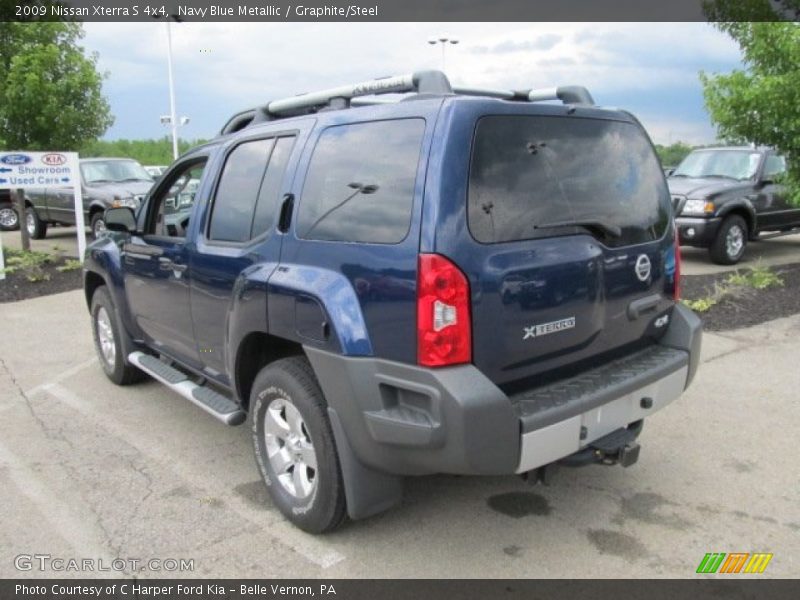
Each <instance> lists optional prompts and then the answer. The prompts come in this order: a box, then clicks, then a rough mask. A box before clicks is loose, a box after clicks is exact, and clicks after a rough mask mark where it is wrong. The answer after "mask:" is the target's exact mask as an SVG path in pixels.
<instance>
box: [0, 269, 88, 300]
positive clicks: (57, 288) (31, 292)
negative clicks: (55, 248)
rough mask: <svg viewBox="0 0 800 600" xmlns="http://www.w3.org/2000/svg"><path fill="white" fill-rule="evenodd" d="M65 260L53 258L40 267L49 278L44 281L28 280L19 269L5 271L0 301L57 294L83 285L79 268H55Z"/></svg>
mask: <svg viewBox="0 0 800 600" xmlns="http://www.w3.org/2000/svg"><path fill="white" fill-rule="evenodd" d="M65 260H66V259H55V260H54V261H53V263H51V264H47V265H44V266H43V267H42V269H43V270H44V271H45V272H46V273H48V274H49V275H50V279H49V280H46V281H28V280H27V279H25V274H24V273H22V272H21V271H17V272H16V273H6V278H5V279H4V280H2V281H0V303H3V302H16V301H17V300H27V299H28V298H38V297H39V296H48V295H50V294H59V293H61V292H68V291H70V290H77V289H79V288H81V287H83V279H82V278H81V270H80V269H76V270H74V271H67V272H65V273H61V272H59V271H57V270H56V267H58V266H60V265H62V264H64V261H65Z"/></svg>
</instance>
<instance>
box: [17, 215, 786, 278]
mask: <svg viewBox="0 0 800 600" xmlns="http://www.w3.org/2000/svg"><path fill="white" fill-rule="evenodd" d="M86 235H87V241H86V243H87V244H88V243H91V237H89V233H88V229H87V234H86ZM2 240H3V245H4V246H5V247H9V248H19V247H20V236H19V232H18V231H7V232H4V233H3V234H2ZM31 248H32V249H33V250H41V251H46V252H53V251H54V250H59V251H61V252H63V254H64V256H68V257H77V256H78V239H77V233H76V229H75V228H74V227H53V228H51V229H49V230H48V232H47V237H46V238H45V239H43V240H31ZM681 255H682V258H683V272H684V274H686V275H707V274H710V273H722V272H725V271H735V270H736V269H739V268H746V267H752V266H754V265H756V264H763V265H766V266H777V265H784V264H788V263H795V262H798V261H800V234H794V235H787V236H783V237H778V238H774V239H771V240H766V241H763V242H751V243H750V244H749V246H748V247H747V250H746V251H745V255H744V258H743V259H742V260H741V262H740V263H739V264H738V265H733V266H723V265H715V264H714V263H712V262H711V261H710V260H709V258H708V251H707V250H705V249H704V248H690V247H688V246H683V247H682V248H681Z"/></svg>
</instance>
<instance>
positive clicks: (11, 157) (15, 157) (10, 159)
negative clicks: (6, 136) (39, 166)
mask: <svg viewBox="0 0 800 600" xmlns="http://www.w3.org/2000/svg"><path fill="white" fill-rule="evenodd" d="M0 162H1V163H3V164H4V165H25V164H28V163H29V162H31V157H30V156H27V155H25V154H6V155H5V156H3V157H0Z"/></svg>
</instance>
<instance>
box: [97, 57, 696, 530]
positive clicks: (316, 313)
mask: <svg viewBox="0 0 800 600" xmlns="http://www.w3.org/2000/svg"><path fill="white" fill-rule="evenodd" d="M383 94H392V95H391V96H390V97H388V98H387V97H385V96H383ZM548 101H550V102H548ZM559 101H560V102H559ZM106 224H107V228H108V230H109V234H108V235H107V236H106V237H104V238H103V239H101V240H98V241H96V242H95V243H93V244H92V245H91V246H90V248H89V249H88V251H87V257H86V258H87V259H86V263H85V291H86V301H87V303H88V305H89V307H90V310H91V316H92V324H93V329H94V338H95V342H96V347H97V351H98V354H99V356H100V359H101V361H100V362H101V364H102V366H103V369H104V370H105V372H106V374H107V375H108V377H109V378H110V379H111V380H112V381H113V382H115V383H117V384H120V385H123V384H129V383H132V382H134V381H136V380H138V379H140V377H141V376H142V375H143V374H145V373H146V374H147V375H149V376H151V377H153V378H155V379H156V380H158V381H160V382H161V383H163V384H164V385H165V386H167V387H169V388H171V389H172V390H173V391H175V392H177V393H178V394H180V395H182V396H183V397H185V398H186V399H188V400H190V401H191V402H193V403H195V404H196V405H197V406H199V407H200V408H202V409H203V410H205V411H206V412H208V413H209V414H211V415H213V416H214V417H216V418H218V419H219V420H221V421H222V422H224V423H226V424H228V425H239V424H242V423H245V422H247V423H249V427H250V429H251V432H252V439H253V445H254V448H255V456H256V462H257V464H258V468H259V470H260V472H261V475H262V477H263V479H264V482H265V483H266V485H267V488H268V490H269V493H270V495H271V497H272V499H273V501H274V502H275V504H276V505H277V506H278V507H279V509H280V510H281V511H282V512H283V514H284V515H286V517H287V518H288V519H289V520H291V521H292V522H293V523H295V524H296V525H297V526H299V527H301V528H302V529H304V530H306V531H310V532H316V533H319V532H324V531H327V530H330V529H332V528H334V527H335V526H337V525H338V524H339V523H340V522H341V521H342V520H343V519H344V518H345V516H346V515H349V516H350V517H351V518H353V519H359V518H364V517H367V516H369V515H372V514H375V513H377V512H380V511H382V510H385V509H387V508H389V507H391V506H393V505H395V504H397V503H398V502H399V501H400V499H401V494H402V478H403V477H404V476H410V475H425V474H432V473H458V474H474V475H504V474H513V473H516V474H520V475H524V476H525V477H527V478H529V479H530V480H531V481H533V482H535V481H540V480H546V479H547V478H548V474H549V473H550V472H551V471H552V468H553V466H554V465H556V464H562V465H564V464H566V465H581V464H590V463H606V464H614V463H621V464H622V465H624V466H628V465H630V464H633V463H634V462H635V461H636V459H637V457H638V452H639V446H638V444H637V442H636V439H637V436H638V435H639V432H640V431H641V428H642V421H643V419H644V418H645V417H647V416H649V415H651V414H652V413H654V412H656V411H657V410H659V409H661V408H663V407H664V406H666V405H667V404H669V403H670V402H672V401H673V400H675V399H676V398H678V396H680V394H681V393H682V392H683V390H684V389H685V388H686V387H687V386H688V385H689V383H690V382H691V380H692V377H693V376H694V373H695V370H696V368H697V364H698V359H699V354H700V339H701V328H700V322H699V319H698V318H697V317H696V316H695V315H694V314H693V313H692V312H691V311H690V310H688V309H687V308H686V307H684V306H682V305H680V304H678V303H677V299H678V294H679V277H680V255H679V251H678V247H677V244H676V234H675V226H674V222H673V215H672V206H671V200H670V194H669V191H668V190H667V186H666V183H665V180H664V175H663V172H662V170H661V168H660V165H659V162H658V159H657V158H656V155H655V152H654V150H653V147H652V144H651V142H650V140H649V139H648V136H647V134H646V133H645V131H644V129H643V128H642V126H641V125H640V124H639V123H638V121H637V120H636V119H635V118H634V117H632V116H631V115H630V114H628V113H626V112H624V111H620V110H612V109H604V108H599V107H597V106H595V105H594V103H593V101H592V98H591V95H590V94H589V93H588V92H587V91H586V90H585V89H584V88H580V87H561V88H554V89H552V90H522V91H502V90H480V89H474V88H458V87H453V86H451V84H450V82H449V81H448V79H447V78H446V77H445V76H444V74H442V73H440V72H435V71H429V72H420V73H415V74H413V75H407V76H400V77H391V78H386V79H378V80H374V81H370V82H366V83H362V84H358V85H352V86H343V87H341V88H336V89H332V90H326V91H322V92H316V93H311V94H306V95H302V96H296V97H293V98H289V99H286V100H276V101H273V102H270V103H268V104H266V105H264V106H261V107H258V108H255V109H251V110H248V111H244V112H241V113H238V114H236V115H234V117H232V118H231V120H230V121H229V122H228V123H227V124H226V125H225V127H224V128H223V130H222V132H221V135H220V136H219V137H218V138H216V139H215V140H214V141H212V142H210V143H209V144H207V145H205V146H202V147H199V148H196V149H194V150H192V151H190V152H189V153H187V154H186V155H184V156H183V157H181V158H180V159H179V160H178V161H176V162H175V163H174V164H173V165H172V166H171V167H170V169H169V170H168V171H167V172H166V173H165V174H164V176H163V177H162V179H161V180H160V181H159V182H158V183H157V184H156V186H155V187H154V188H153V190H152V191H151V192H150V193H149V194H148V196H147V197H146V198H145V200H144V201H143V203H142V206H141V208H140V209H139V211H138V212H137V213H134V211H133V210H131V209H128V208H113V209H109V210H108V211H107V212H106Z"/></svg>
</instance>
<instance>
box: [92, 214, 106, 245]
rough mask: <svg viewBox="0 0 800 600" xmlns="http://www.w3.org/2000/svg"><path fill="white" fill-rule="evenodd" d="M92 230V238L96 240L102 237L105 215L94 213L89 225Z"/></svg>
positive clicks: (104, 228)
mask: <svg viewBox="0 0 800 600" xmlns="http://www.w3.org/2000/svg"><path fill="white" fill-rule="evenodd" d="M90 227H91V229H92V237H93V238H94V239H97V238H99V237H102V236H103V235H105V233H106V218H105V215H104V214H103V213H101V212H96V213H94V215H92V221H91V225H90Z"/></svg>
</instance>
